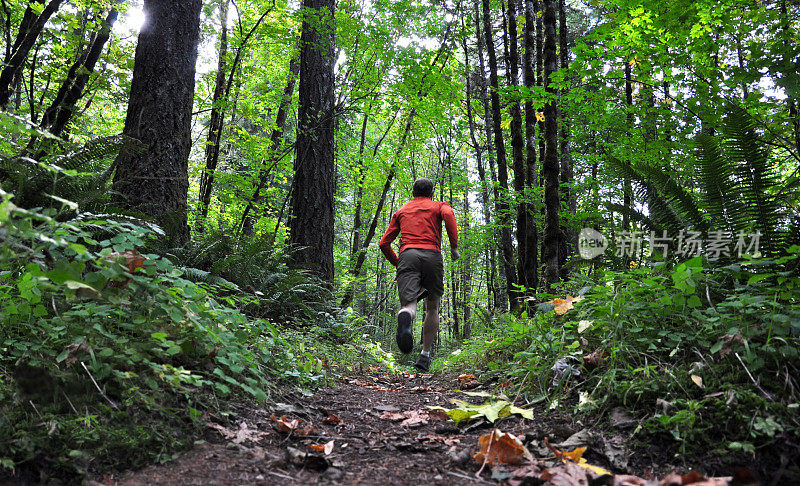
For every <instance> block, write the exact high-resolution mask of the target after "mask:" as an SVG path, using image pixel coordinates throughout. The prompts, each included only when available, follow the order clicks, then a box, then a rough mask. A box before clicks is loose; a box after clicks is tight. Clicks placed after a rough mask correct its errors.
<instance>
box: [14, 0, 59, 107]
mask: <svg viewBox="0 0 800 486" xmlns="http://www.w3.org/2000/svg"><path fill="white" fill-rule="evenodd" d="M61 2H62V0H50V2H49V3H48V4H47V5H45V7H44V9H43V10H42V13H41V14H39V15H38V16H36V15H35V14H34V13H33V11H32V10H31V8H30V7H28V9H27V10H26V11H25V14H23V19H22V23H21V25H20V30H19V33H18V34H17V39H16V40H15V41H14V48H13V49H12V50H11V55H10V56H9V57H8V58H6V59H5V60H4V66H5V67H4V68H3V70H2V71H0V109H2V110H5V109H6V107H7V106H8V102H9V100H10V99H11V91H12V86H13V84H14V83H13V81H14V78H16V76H17V73H18V72H19V70H20V69H22V67H23V66H24V65H25V59H27V58H28V54H29V53H30V52H31V49H32V48H33V45H34V44H35V43H36V40H37V39H38V38H39V34H41V33H42V29H44V25H45V24H46V23H47V21H48V20H50V17H51V16H52V15H53V14H54V13H55V12H56V10H58V7H60V6H61ZM37 3H41V2H37ZM34 19H35V20H34Z"/></svg>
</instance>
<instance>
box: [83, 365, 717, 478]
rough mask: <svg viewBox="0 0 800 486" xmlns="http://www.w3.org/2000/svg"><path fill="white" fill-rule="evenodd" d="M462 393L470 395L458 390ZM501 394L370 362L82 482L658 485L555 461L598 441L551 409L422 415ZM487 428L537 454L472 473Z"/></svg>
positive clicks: (598, 459)
mask: <svg viewBox="0 0 800 486" xmlns="http://www.w3.org/2000/svg"><path fill="white" fill-rule="evenodd" d="M465 389H469V390H470V393H471V395H467V394H465V393H464V392H463V391H459V390H465ZM502 391H503V390H502V388H500V387H490V386H486V385H482V384H480V383H478V382H477V381H476V380H475V379H474V378H472V377H471V375H470V376H467V377H465V376H463V375H462V376H461V377H454V376H433V375H429V374H409V373H403V372H401V373H396V374H388V373H386V372H384V371H381V370H379V369H377V368H370V369H369V370H367V372H366V373H362V374H360V375H358V376H353V377H344V378H341V380H340V383H339V384H338V386H335V387H330V388H324V389H321V390H319V391H317V393H316V394H315V395H314V396H313V397H302V396H295V397H293V398H292V397H289V398H285V401H288V402H292V403H279V404H276V405H274V406H271V407H267V408H265V409H243V410H242V411H241V413H239V415H238V416H237V417H236V418H234V419H232V420H231V421H230V423H235V424H237V425H238V428H236V427H230V428H226V427H224V426H222V425H221V424H220V422H217V421H215V419H214V418H213V417H209V418H208V419H207V421H206V422H207V426H208V427H207V429H206V434H205V435H206V437H205V439H206V442H205V443H204V444H202V445H200V446H198V447H196V448H195V449H193V450H191V451H189V452H187V453H186V454H183V455H182V456H181V457H179V458H178V459H177V460H175V461H173V462H171V463H167V464H163V465H156V466H150V467H148V468H145V469H143V470H141V471H138V472H133V473H128V474H126V475H123V476H122V477H120V478H119V479H118V480H113V479H109V478H105V480H104V481H103V483H96V482H93V483H90V484H94V485H97V484H120V485H127V486H133V485H137V486H138V485H150V484H159V485H172V484H174V485H178V484H180V485H192V484H197V485H199V484H230V485H234V484H236V485H240V484H309V483H317V484H426V485H427V484H442V485H444V484H478V483H498V482H501V483H504V484H514V485H518V484H542V481H541V480H542V479H546V478H548V477H549V478H550V480H549V481H548V482H546V483H545V484H562V485H579V484H580V485H587V484H609V485H610V484H636V485H641V484H659V483H658V482H644V481H643V480H639V478H635V479H636V480H639V482H631V483H622V482H617V481H612V482H609V478H607V477H606V478H603V479H600V480H598V479H597V478H598V475H597V474H595V473H593V472H592V471H590V470H587V469H584V468H581V467H578V466H577V465H576V464H575V463H574V462H570V461H567V462H569V463H568V464H564V463H562V462H561V461H559V460H558V459H556V458H555V457H554V456H553V453H552V452H551V451H549V450H548V449H547V448H546V447H544V438H546V437H547V438H549V439H550V442H558V439H559V438H560V439H562V441H561V443H560V445H559V447H563V448H564V449H571V448H574V447H575V446H577V445H580V441H581V440H580V439H581V437H583V439H584V442H593V443H594V444H595V445H598V437H599V435H597V434H594V435H592V434H590V433H589V432H588V429H585V428H582V427H581V424H580V423H573V420H572V419H571V418H569V417H567V416H561V415H559V414H558V413H550V414H547V415H546V416H541V415H539V414H537V416H535V417H534V420H529V419H523V418H521V417H520V416H518V415H510V416H508V417H505V418H499V419H497V420H496V421H495V422H494V424H491V423H488V421H487V420H485V419H484V418H480V419H478V420H472V421H470V422H467V421H462V422H461V423H460V424H459V426H458V427H456V426H455V425H454V423H453V421H452V420H450V419H448V418H446V416H444V415H441V414H437V413H436V412H433V413H429V410H430V409H429V408H428V407H429V406H441V407H446V408H453V407H454V405H453V403H451V402H450V399H460V400H467V401H469V402H472V403H474V404H482V403H484V401H485V400H487V398H486V397H485V395H491V396H493V397H496V396H503V395H502ZM512 391H515V390H508V394H509V395H512ZM481 394H482V395H484V396H479V395H481ZM476 395H478V396H476ZM512 396H513V395H512ZM505 398H506V399H507V400H510V399H508V397H505ZM493 401H494V402H496V401H497V399H493ZM517 404H518V405H520V404H519V403H517ZM539 408H540V409H541V408H542V407H541V406H540V407H539ZM501 415H502V414H501ZM493 427H496V428H498V429H500V430H502V431H503V432H510V433H513V434H514V435H516V436H517V437H519V438H521V439H522V440H523V441H525V443H526V445H527V448H528V449H529V450H530V451H531V452H532V453H533V456H534V457H537V458H540V459H534V461H533V464H532V465H527V466H522V467H520V466H503V465H498V466H494V467H492V466H491V465H490V464H487V465H486V467H484V468H483V469H482V474H481V476H480V477H476V472H478V471H479V470H480V469H481V466H482V464H481V462H479V461H477V460H475V459H474V458H473V457H472V455H473V454H474V453H475V452H476V451H477V450H478V449H479V437H480V436H483V435H486V434H489V433H490V432H491V430H492V428H493ZM618 438H619V437H618ZM564 439H566V440H564ZM606 439H607V440H606V441H605V442H604V443H605V446H604V448H605V449H606V454H605V455H603V454H601V453H599V452H595V451H592V447H591V446H590V447H589V452H587V453H586V456H587V457H588V459H589V461H590V462H591V463H592V464H599V465H601V466H603V467H607V468H610V467H612V466H611V464H610V463H609V461H608V460H607V458H608V457H609V456H608V454H607V453H608V448H609V447H611V445H609V444H611V443H610V442H608V440H612V441H614V438H613V437H612V438H611V439H608V437H606ZM604 440H605V439H604ZM615 442H616V441H615ZM326 445H327V449H326V448H325V446H326ZM570 446H571V447H570ZM315 449H319V450H315ZM612 449H613V447H612ZM616 450H617V452H620V453H621V454H622V452H621V450H620V449H616ZM543 474H544V475H545V476H543ZM547 474H549V476H546V475H547ZM621 478H622V476H617V478H615V479H621ZM587 480H588V482H587ZM677 480H678V481H680V476H677ZM101 481H102V480H101ZM661 484H668V485H671V484H673V483H663V482H662V483H661ZM674 484H683V483H681V482H676V483H674ZM707 484H720V485H721V484H728V482H727V481H725V482H718V483H717V482H714V483H707Z"/></svg>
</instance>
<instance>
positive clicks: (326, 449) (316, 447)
mask: <svg viewBox="0 0 800 486" xmlns="http://www.w3.org/2000/svg"><path fill="white" fill-rule="evenodd" d="M308 448H309V449H311V450H313V451H316V452H322V453H324V454H325V455H326V456H329V455H330V454H331V452H333V441H332V440H331V441H328V442H326V443H325V444H308Z"/></svg>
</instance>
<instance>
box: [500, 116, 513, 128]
mask: <svg viewBox="0 0 800 486" xmlns="http://www.w3.org/2000/svg"><path fill="white" fill-rule="evenodd" d="M510 126H511V118H504V119H503V120H502V121H501V122H500V128H502V129H503V130H508V128H509V127H510Z"/></svg>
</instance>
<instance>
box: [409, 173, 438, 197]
mask: <svg viewBox="0 0 800 486" xmlns="http://www.w3.org/2000/svg"><path fill="white" fill-rule="evenodd" d="M412 192H413V194H414V197H433V181H432V180H430V179H428V178H427V177H420V178H419V179H417V180H415V181H414V188H413V190H412Z"/></svg>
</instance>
